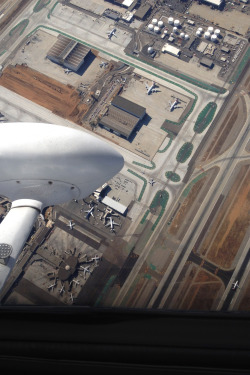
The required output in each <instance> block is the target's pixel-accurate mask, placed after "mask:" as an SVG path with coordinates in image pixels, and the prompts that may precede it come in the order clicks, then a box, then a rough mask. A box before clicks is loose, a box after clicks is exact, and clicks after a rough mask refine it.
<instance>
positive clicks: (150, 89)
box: [145, 81, 159, 95]
mask: <svg viewBox="0 0 250 375" xmlns="http://www.w3.org/2000/svg"><path fill="white" fill-rule="evenodd" d="M145 86H146V89H147V94H148V95H150V94H151V92H157V91H159V90H157V89H156V88H155V82H154V81H153V82H152V85H151V86H149V85H148V84H147V83H145Z"/></svg>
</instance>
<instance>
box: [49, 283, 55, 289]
mask: <svg viewBox="0 0 250 375" xmlns="http://www.w3.org/2000/svg"><path fill="white" fill-rule="evenodd" d="M55 286H56V281H55V282H54V284H51V285H49V286H48V289H49V290H50V289H51V290H54V288H55Z"/></svg>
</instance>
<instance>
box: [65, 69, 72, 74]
mask: <svg viewBox="0 0 250 375" xmlns="http://www.w3.org/2000/svg"><path fill="white" fill-rule="evenodd" d="M71 72H72V70H70V69H64V73H66V74H69V73H71Z"/></svg>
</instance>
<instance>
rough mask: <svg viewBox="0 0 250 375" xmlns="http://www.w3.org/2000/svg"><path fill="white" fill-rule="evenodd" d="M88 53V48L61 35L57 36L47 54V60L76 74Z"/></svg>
mask: <svg viewBox="0 0 250 375" xmlns="http://www.w3.org/2000/svg"><path fill="white" fill-rule="evenodd" d="M89 52H90V48H88V47H86V46H84V45H83V44H81V43H79V42H77V41H75V40H73V39H70V38H67V37H65V36H63V35H59V36H58V38H57V41H56V43H55V44H54V45H53V46H52V47H51V49H50V50H49V52H48V53H47V58H48V59H50V60H51V61H53V62H55V63H57V64H60V65H62V66H63V67H65V68H68V69H70V70H72V71H73V72H77V71H78V70H79V69H80V67H81V66H82V64H83V63H84V60H85V58H86V57H87V55H88V53H89Z"/></svg>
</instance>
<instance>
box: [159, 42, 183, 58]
mask: <svg viewBox="0 0 250 375" xmlns="http://www.w3.org/2000/svg"><path fill="white" fill-rule="evenodd" d="M162 52H167V53H169V54H170V55H173V56H175V57H179V56H180V53H181V50H180V49H179V48H177V47H174V46H172V45H171V44H168V43H166V44H164V46H163V47H162Z"/></svg>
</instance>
